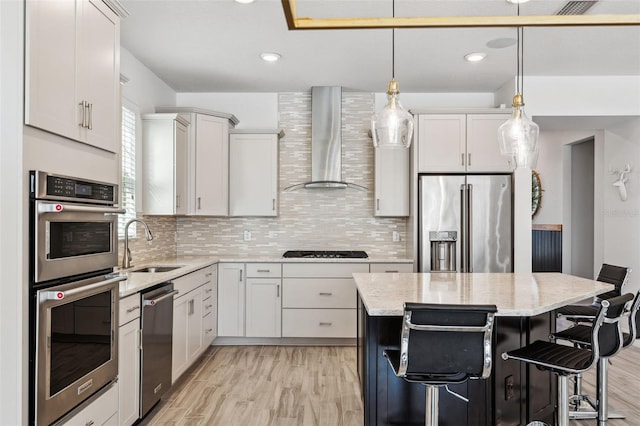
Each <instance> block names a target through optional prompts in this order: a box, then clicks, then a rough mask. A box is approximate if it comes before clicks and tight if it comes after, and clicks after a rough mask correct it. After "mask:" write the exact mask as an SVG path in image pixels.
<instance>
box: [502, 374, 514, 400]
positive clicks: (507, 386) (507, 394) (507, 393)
mask: <svg viewBox="0 0 640 426" xmlns="http://www.w3.org/2000/svg"><path fill="white" fill-rule="evenodd" d="M513 393H514V384H513V376H507V377H505V378H504V399H505V401H508V400H510V399H511V398H513Z"/></svg>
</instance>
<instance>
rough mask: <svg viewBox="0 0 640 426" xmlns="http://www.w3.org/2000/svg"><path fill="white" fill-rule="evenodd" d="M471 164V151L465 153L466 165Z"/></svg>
mask: <svg viewBox="0 0 640 426" xmlns="http://www.w3.org/2000/svg"><path fill="white" fill-rule="evenodd" d="M470 165H471V153H468V154H467V166H470Z"/></svg>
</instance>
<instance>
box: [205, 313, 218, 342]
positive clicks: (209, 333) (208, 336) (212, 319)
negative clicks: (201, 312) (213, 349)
mask: <svg viewBox="0 0 640 426" xmlns="http://www.w3.org/2000/svg"><path fill="white" fill-rule="evenodd" d="M216 335H217V330H216V314H215V312H210V313H209V314H207V315H205V316H204V317H202V344H203V345H204V347H205V348H207V347H208V346H209V345H211V342H213V340H214V339H215V338H216Z"/></svg>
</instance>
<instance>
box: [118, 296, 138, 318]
mask: <svg viewBox="0 0 640 426" xmlns="http://www.w3.org/2000/svg"><path fill="white" fill-rule="evenodd" d="M118 315H119V316H118V325H124V324H126V323H128V322H129V321H131V320H134V319H136V318H139V317H140V293H136V294H132V295H131V296H127V297H125V298H124V299H120V309H119V313H118Z"/></svg>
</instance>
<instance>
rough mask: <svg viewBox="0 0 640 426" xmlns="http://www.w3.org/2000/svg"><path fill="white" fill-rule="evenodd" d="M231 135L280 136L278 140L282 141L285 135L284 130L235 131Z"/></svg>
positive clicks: (231, 131) (230, 131)
mask: <svg viewBox="0 0 640 426" xmlns="http://www.w3.org/2000/svg"><path fill="white" fill-rule="evenodd" d="M229 133H230V134H245V135H274V134H275V135H278V139H282V138H283V137H284V135H285V133H284V130H282V129H233V130H229Z"/></svg>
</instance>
